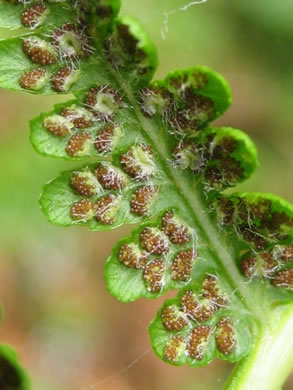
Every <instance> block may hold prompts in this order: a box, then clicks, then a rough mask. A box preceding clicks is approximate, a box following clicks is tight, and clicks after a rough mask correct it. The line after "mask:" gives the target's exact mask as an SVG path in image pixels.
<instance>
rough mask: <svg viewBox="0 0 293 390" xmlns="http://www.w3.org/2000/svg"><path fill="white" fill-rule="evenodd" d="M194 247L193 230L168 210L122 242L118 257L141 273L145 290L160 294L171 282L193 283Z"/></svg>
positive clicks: (195, 253) (124, 263) (127, 265)
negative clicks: (129, 238)
mask: <svg viewBox="0 0 293 390" xmlns="http://www.w3.org/2000/svg"><path fill="white" fill-rule="evenodd" d="M194 246H195V243H194V237H193V235H192V231H191V229H190V228H189V227H188V226H186V224H184V223H183V222H182V221H181V220H180V219H179V218H178V216H177V215H176V214H175V213H174V212H173V211H167V212H165V213H164V215H163V216H162V218H160V220H159V222H158V223H156V224H155V225H154V224H152V225H147V226H144V227H143V228H142V229H140V231H139V234H138V235H137V237H136V238H134V239H133V238H132V239H131V240H126V241H125V242H123V243H122V244H121V245H120V247H119V251H118V254H117V257H118V260H119V261H120V262H121V263H122V264H123V265H124V266H125V267H128V268H132V269H135V270H137V274H141V276H142V279H143V281H144V284H145V288H146V291H148V292H150V293H161V292H163V290H164V289H166V288H168V287H169V285H170V283H174V282H175V283H176V282H183V283H184V284H186V283H188V282H190V280H191V275H192V271H193V267H194V264H195V260H196V258H197V252H196V250H195V248H194ZM134 277H136V276H135V275H134Z"/></svg>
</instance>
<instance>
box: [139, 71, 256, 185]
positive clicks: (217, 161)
mask: <svg viewBox="0 0 293 390" xmlns="http://www.w3.org/2000/svg"><path fill="white" fill-rule="evenodd" d="M212 83H215V85H217V88H218V90H219V91H221V93H223V96H220V98H219V100H217V99H216V98H215V97H214V96H212V94H211V92H210V90H209V89H210V86H211V84H212ZM224 91H225V92H224ZM140 105H141V108H142V112H143V114H144V115H145V116H146V117H147V118H153V117H160V118H161V119H162V121H163V122H164V124H165V127H166V128H167V130H168V131H169V133H171V134H173V135H175V139H176V138H178V143H177V146H176V147H175V148H174V150H173V161H172V163H173V165H174V166H175V167H177V168H180V169H190V170H191V172H192V173H193V174H194V175H195V176H197V177H199V176H200V177H202V179H203V182H204V183H205V187H206V189H216V190H222V189H224V188H226V187H229V186H233V185H235V184H237V182H239V181H242V180H244V179H246V178H247V177H248V176H249V173H250V168H248V167H247V166H248V165H250V164H251V165H252V161H253V157H252V156H250V153H248V158H246V159H245V162H246V166H245V164H244V163H243V161H244V160H243V158H242V157H243V156H242V154H243V153H244V149H245V151H247V152H248V148H246V147H245V145H244V144H245V142H246V140H244V138H243V136H241V135H240V136H238V135H239V134H238V133H240V132H237V131H236V130H235V131H233V130H232V129H230V131H229V129H226V131H225V129H222V128H218V129H217V128H215V129H209V128H207V127H208V125H209V123H210V122H211V121H212V120H214V119H216V118H217V117H218V116H219V115H221V114H222V113H223V111H224V110H225V109H226V108H227V105H229V96H228V94H227V91H226V90H225V87H224V84H223V83H222V80H220V79H215V80H211V75H210V73H209V72H208V71H206V70H204V69H202V70H200V69H195V70H194V71H188V72H184V71H182V72H180V71H179V72H175V73H174V74H171V75H170V76H168V77H167V79H166V80H165V81H163V82H155V83H153V84H152V85H151V86H150V87H146V88H144V89H142V90H141V91H140ZM237 134H238V135H237Z"/></svg>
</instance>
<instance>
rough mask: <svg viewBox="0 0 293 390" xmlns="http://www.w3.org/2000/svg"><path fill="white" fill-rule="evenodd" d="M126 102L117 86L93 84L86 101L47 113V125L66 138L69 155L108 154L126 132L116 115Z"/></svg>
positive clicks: (64, 140)
mask: <svg viewBox="0 0 293 390" xmlns="http://www.w3.org/2000/svg"><path fill="white" fill-rule="evenodd" d="M123 106H124V103H123V101H122V99H121V97H120V95H119V93H118V91H117V90H115V89H113V88H110V87H108V86H106V85H102V86H99V87H93V88H91V89H90V90H89V92H88V94H87V96H86V98H85V103H84V104H83V105H81V104H78V103H75V104H71V105H69V106H67V107H63V108H62V109H61V110H60V111H59V112H58V113H54V114H52V115H49V116H47V117H46V118H45V119H44V121H43V127H44V128H45V129H46V131H48V133H49V134H51V135H53V136H55V137H58V138H59V139H60V140H61V139H62V142H64V149H65V152H66V155H67V156H69V157H73V158H82V157H87V156H91V155H97V154H98V155H107V154H110V153H112V152H113V150H114V149H115V147H116V146H117V143H118V141H119V139H120V138H121V136H122V133H123V131H122V128H121V127H120V126H118V125H117V126H116V125H115V124H114V123H115V115H116V113H117V112H118V111H119V110H120V109H121V108H122V107H123ZM97 128H98V131H97ZM62 145H63V144H62Z"/></svg>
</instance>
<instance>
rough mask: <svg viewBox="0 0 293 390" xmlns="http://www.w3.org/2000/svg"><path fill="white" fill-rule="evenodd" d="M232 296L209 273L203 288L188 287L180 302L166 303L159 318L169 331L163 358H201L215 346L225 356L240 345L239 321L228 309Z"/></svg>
mask: <svg viewBox="0 0 293 390" xmlns="http://www.w3.org/2000/svg"><path fill="white" fill-rule="evenodd" d="M228 305H229V300H228V298H227V296H226V294H225V293H224V292H223V290H222V289H221V287H220V285H219V282H218V278H217V277H216V276H215V275H212V274H208V275H206V276H205V277H204V279H203V281H202V285H201V287H200V289H192V288H187V289H186V290H184V291H183V292H181V293H180V294H179V297H178V299H177V300H176V302H175V301H174V300H172V301H171V302H169V303H167V304H165V305H164V306H163V307H162V309H161V310H160V316H159V320H160V322H161V324H162V327H163V329H164V330H165V331H166V332H167V338H166V340H167V341H165V345H164V346H163V351H162V353H163V358H164V359H166V360H168V361H170V362H172V363H175V364H176V363H177V364H183V363H189V364H192V363H194V362H199V361H201V360H203V359H204V358H205V355H206V354H208V355H209V354H211V353H212V354H213V353H214V350H215V348H216V349H217V350H218V353H219V354H220V355H222V356H224V357H227V356H229V355H231V354H232V353H233V352H234V353H235V351H236V350H237V348H238V342H239V341H238V338H237V332H236V327H235V324H234V322H233V320H232V317H231V316H230V315H229V314H228V312H227V309H226V308H227V306H228Z"/></svg>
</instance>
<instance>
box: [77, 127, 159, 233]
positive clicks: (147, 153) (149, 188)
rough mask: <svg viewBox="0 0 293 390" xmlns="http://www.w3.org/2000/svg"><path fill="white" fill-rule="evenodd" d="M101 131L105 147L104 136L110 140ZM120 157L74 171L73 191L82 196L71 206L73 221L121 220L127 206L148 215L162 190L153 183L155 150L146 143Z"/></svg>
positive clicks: (128, 209)
mask: <svg viewBox="0 0 293 390" xmlns="http://www.w3.org/2000/svg"><path fill="white" fill-rule="evenodd" d="M106 129H107V127H106ZM101 133H102V134H101ZM101 133H99V135H98V137H99V142H100V143H101V147H103V148H104V146H105V142H104V141H105V139H106V141H107V142H111V140H109V138H106V136H107V137H108V134H106V133H105V131H104V130H102V131H101ZM105 134H106V135H105ZM71 144H72V142H71ZM119 159H120V161H119V164H116V165H114V163H112V162H108V161H104V162H100V163H99V164H95V165H94V166H87V167H86V168H84V169H82V170H79V171H74V172H73V173H72V174H71V177H70V186H71V188H72V191H74V193H75V194H77V195H79V196H80V199H79V200H78V201H76V202H75V203H74V204H73V205H72V207H71V217H72V219H73V220H75V221H88V220H90V219H91V218H93V217H95V218H96V219H97V220H98V221H99V222H100V223H102V224H106V225H112V224H114V223H115V224H116V223H118V220H119V213H120V214H121V213H122V212H123V209H124V208H127V210H126V211H127V212H131V213H132V214H134V215H136V216H139V217H145V216H148V215H149V213H150V210H151V208H152V205H153V203H154V201H155V199H156V195H157V194H158V191H159V188H158V186H156V185H153V184H152V177H153V175H154V174H155V173H156V170H155V162H154V159H153V153H152V149H151V148H150V146H148V145H146V144H135V145H132V146H130V147H129V148H128V149H127V150H126V151H125V152H124V153H122V154H121V155H120V156H119ZM118 165H119V166H118ZM101 195H103V196H102V197H101ZM122 201H123V204H122V203H121V202H122Z"/></svg>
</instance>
